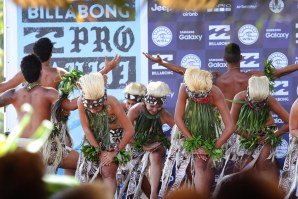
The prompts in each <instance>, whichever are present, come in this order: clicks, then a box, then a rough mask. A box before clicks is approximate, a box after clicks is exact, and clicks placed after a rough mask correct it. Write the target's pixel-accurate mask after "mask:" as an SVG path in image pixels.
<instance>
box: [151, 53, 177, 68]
mask: <svg viewBox="0 0 298 199" xmlns="http://www.w3.org/2000/svg"><path fill="white" fill-rule="evenodd" d="M154 56H156V55H154ZM159 56H160V57H161V59H162V60H165V61H167V62H171V61H173V55H159ZM152 69H153V70H164V69H166V68H165V67H163V66H161V65H159V64H158V63H154V64H153V65H152Z"/></svg>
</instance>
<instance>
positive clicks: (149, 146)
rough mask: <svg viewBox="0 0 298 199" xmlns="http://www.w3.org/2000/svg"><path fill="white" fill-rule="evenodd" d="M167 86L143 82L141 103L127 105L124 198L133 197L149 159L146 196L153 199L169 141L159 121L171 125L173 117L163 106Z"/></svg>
mask: <svg viewBox="0 0 298 199" xmlns="http://www.w3.org/2000/svg"><path fill="white" fill-rule="evenodd" d="M170 92H171V91H170V88H169V86H168V85H167V84H165V83H164V82H160V81H157V82H150V83H149V84H148V86H147V92H146V94H145V98H144V103H138V104H136V105H134V106H133V107H132V108H130V110H129V112H128V117H129V119H130V121H131V122H132V123H133V124H135V135H134V139H133V147H134V149H133V153H132V160H131V162H130V165H131V168H132V171H131V174H130V176H129V182H128V189H127V196H126V198H137V197H138V196H139V194H140V186H141V183H142V180H143V176H144V174H145V171H146V168H147V166H148V159H149V161H150V171H149V173H150V184H151V194H150V199H156V198H157V194H158V186H159V182H160V176H161V172H162V163H163V156H164V155H165V152H166V148H168V147H169V146H170V142H169V140H168V139H167V137H166V136H165V134H164V133H163V131H162V125H163V124H168V125H169V126H170V127H173V126H174V119H173V117H172V116H171V114H170V113H169V112H168V111H167V110H166V109H165V108H164V107H163V105H164V103H165V100H166V97H167V96H168V95H170Z"/></svg>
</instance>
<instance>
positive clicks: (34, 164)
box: [0, 149, 46, 199]
mask: <svg viewBox="0 0 298 199" xmlns="http://www.w3.org/2000/svg"><path fill="white" fill-rule="evenodd" d="M43 175H44V164H43V162H42V159H41V157H40V155H39V154H37V153H36V154H33V153H29V152H27V151H24V150H20V149H19V150H16V151H14V152H12V153H8V154H7V155H5V156H3V157H1V158H0V176H1V177H0V193H1V198H2V199H12V198H16V199H17V198H24V197H26V198H30V199H43V198H46V188H45V183H44V182H43V180H42V178H43Z"/></svg>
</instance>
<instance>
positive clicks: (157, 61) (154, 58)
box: [143, 52, 163, 65]
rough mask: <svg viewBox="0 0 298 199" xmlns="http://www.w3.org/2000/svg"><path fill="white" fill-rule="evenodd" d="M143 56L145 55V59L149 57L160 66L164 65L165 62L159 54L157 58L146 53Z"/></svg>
mask: <svg viewBox="0 0 298 199" xmlns="http://www.w3.org/2000/svg"><path fill="white" fill-rule="evenodd" d="M143 54H144V55H145V57H147V58H148V59H149V60H151V61H153V62H155V63H158V64H160V65H161V64H162V63H163V60H162V58H161V57H160V56H159V54H157V56H156V57H153V56H152V55H150V54H148V53H144V52H143Z"/></svg>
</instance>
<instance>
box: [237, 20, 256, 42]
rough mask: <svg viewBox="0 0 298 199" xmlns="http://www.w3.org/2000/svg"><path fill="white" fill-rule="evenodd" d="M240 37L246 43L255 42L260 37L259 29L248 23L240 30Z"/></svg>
mask: <svg viewBox="0 0 298 199" xmlns="http://www.w3.org/2000/svg"><path fill="white" fill-rule="evenodd" d="M238 38H239V40H240V41H241V43H243V44H245V45H252V44H254V43H255V42H256V41H257V40H258V38H259V31H258V29H257V28H256V27H255V26H254V25H251V24H246V25H244V26H242V27H241V28H240V29H239V30H238Z"/></svg>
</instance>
